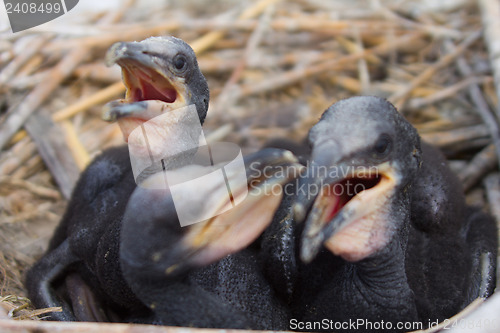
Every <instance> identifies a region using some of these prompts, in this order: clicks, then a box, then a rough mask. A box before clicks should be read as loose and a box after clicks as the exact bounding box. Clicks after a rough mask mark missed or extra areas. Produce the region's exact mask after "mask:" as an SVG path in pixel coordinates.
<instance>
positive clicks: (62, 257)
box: [26, 37, 209, 321]
mask: <svg viewBox="0 0 500 333" xmlns="http://www.w3.org/2000/svg"><path fill="white" fill-rule="evenodd" d="M107 58H108V62H110V63H112V62H116V63H118V64H120V65H121V66H122V72H123V79H124V83H125V85H126V87H127V92H126V98H125V99H124V100H121V101H117V102H112V103H111V104H109V105H108V108H107V109H106V111H105V113H104V116H103V117H104V118H105V120H109V121H113V120H118V123H119V125H120V127H121V129H122V131H123V134H124V138H125V139H127V138H128V135H129V134H130V132H131V131H132V130H133V129H134V127H135V126H138V125H141V124H142V123H144V122H146V121H148V120H149V119H151V118H153V117H155V116H157V115H160V114H161V113H162V112H167V111H169V110H173V109H176V108H179V107H184V106H188V105H190V104H195V105H196V108H197V112H198V115H199V118H200V122H201V123H203V121H204V119H205V116H206V113H207V110H208V101H209V91H208V85H207V82H206V80H205V78H204V76H203V74H202V73H201V72H200V70H199V67H198V64H197V61H196V56H195V54H194V52H193V50H192V49H191V47H190V46H189V45H188V44H186V43H185V42H184V41H182V40H180V39H178V38H174V37H152V38H148V39H146V40H144V41H142V42H131V43H116V44H115V45H113V46H112V48H111V49H110V51H109V52H108V55H107ZM151 105H153V106H155V107H153V108H151V107H150V106H151ZM164 139H168V138H164ZM173 139H175V138H173ZM135 188H136V183H135V180H134V175H133V172H132V168H131V163H130V157H129V152H128V148H127V146H123V147H119V148H111V149H109V150H106V151H104V152H103V153H102V154H100V155H99V156H98V157H97V158H96V159H95V160H94V161H93V162H92V163H91V164H90V165H89V166H88V167H87V169H86V170H85V171H84V172H83V173H82V175H81V176H80V179H79V181H78V182H77V184H76V186H75V189H74V190H73V195H72V198H71V200H70V202H69V204H68V207H67V209H66V213H65V214H64V216H63V218H62V220H61V223H60V224H59V226H58V228H57V229H56V231H55V234H54V236H53V237H52V240H51V242H50V244H49V248H48V250H47V253H46V254H45V255H44V256H43V257H42V258H41V259H40V260H39V261H38V262H37V263H36V264H35V265H34V266H33V267H32V268H31V269H30V270H29V271H28V273H27V276H26V287H27V289H28V294H29V297H30V299H31V301H32V302H33V304H34V305H35V306H36V307H38V308H44V307H53V306H62V308H63V311H62V312H54V313H52V314H51V317H50V318H51V319H54V320H82V321H109V320H113V319H116V320H121V318H116V316H115V315H114V312H119V313H121V314H122V316H121V317H123V316H125V317H126V316H127V315H126V314H124V313H125V312H127V311H129V309H131V310H130V311H135V310H137V311H140V310H141V309H142V308H144V307H143V306H142V304H141V302H140V301H138V300H137V298H136V297H135V295H134V294H133V293H132V292H131V291H130V289H129V287H128V285H127V283H126V282H125V281H124V280H123V276H122V273H121V268H120V264H119V257H118V256H119V251H118V247H119V235H120V229H121V223H122V217H123V213H124V211H125V207H126V205H127V202H128V200H129V198H130V195H131V194H132V192H133V191H134V189H135ZM64 300H66V301H64ZM68 303H69V304H72V305H71V306H70V305H69V304H68ZM134 306H136V307H138V309H135V308H134Z"/></svg>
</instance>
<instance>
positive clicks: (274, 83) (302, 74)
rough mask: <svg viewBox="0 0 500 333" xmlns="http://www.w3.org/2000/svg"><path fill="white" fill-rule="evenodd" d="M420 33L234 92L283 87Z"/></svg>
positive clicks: (246, 93)
mask: <svg viewBox="0 0 500 333" xmlns="http://www.w3.org/2000/svg"><path fill="white" fill-rule="evenodd" d="M420 37H421V35H420V34H419V33H417V34H409V35H404V36H402V37H400V38H396V39H394V40H389V41H387V42H385V43H382V44H380V45H377V46H375V47H372V48H370V49H365V50H364V51H362V52H358V53H355V54H350V55H347V56H343V57H340V58H337V59H329V60H326V61H322V62H320V63H318V64H314V65H311V66H309V67H307V68H298V69H293V70H291V71H287V72H284V73H282V74H280V75H276V76H274V77H271V78H269V77H267V78H266V80H265V81H262V82H259V83H252V84H247V85H243V86H241V87H240V88H239V91H237V92H235V95H237V96H236V97H238V98H242V97H246V96H250V95H254V94H259V93H264V92H269V91H273V90H277V89H281V88H283V87H286V86H289V85H292V84H294V83H297V82H298V81H300V80H303V79H305V78H308V77H311V76H314V75H317V74H321V73H327V72H330V71H332V70H336V69H343V67H344V66H346V64H349V63H352V62H353V61H356V60H358V59H361V58H364V57H367V56H369V55H372V54H376V55H383V54H386V53H388V52H389V51H390V50H393V49H395V48H397V47H399V46H402V45H406V44H408V43H411V42H412V41H414V40H415V39H417V38H420Z"/></svg>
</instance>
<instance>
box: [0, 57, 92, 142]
mask: <svg viewBox="0 0 500 333" xmlns="http://www.w3.org/2000/svg"><path fill="white" fill-rule="evenodd" d="M87 56H88V53H87V52H82V50H81V49H76V50H73V51H72V52H70V53H69V54H68V55H66V56H65V57H64V58H63V59H62V60H61V61H60V62H59V63H58V64H57V65H56V66H55V67H54V68H53V69H52V70H51V71H50V72H49V73H47V76H46V78H45V80H44V84H40V85H38V86H36V87H35V88H34V89H33V91H31V93H30V94H29V95H28V96H27V97H26V99H25V100H23V101H22V102H21V103H20V104H19V105H18V106H17V107H15V108H13V110H10V111H9V115H8V117H7V119H6V120H5V122H3V123H2V124H0V150H1V149H2V148H3V147H4V146H5V145H6V144H7V143H8V142H9V141H10V139H11V138H12V136H14V134H15V133H16V132H17V131H18V130H19V129H20V128H21V127H22V126H23V125H24V123H25V122H26V120H27V119H28V118H29V117H30V116H31V115H32V114H33V112H35V110H36V109H37V108H38V107H40V106H41V105H42V104H43V102H45V100H46V99H47V98H48V97H49V96H50V95H51V94H52V92H53V91H54V90H55V89H57V88H58V87H59V85H60V84H61V83H62V81H63V80H64V79H66V78H67V77H68V76H69V75H71V73H72V72H73V69H75V68H76V67H77V66H78V65H79V64H80V63H81V62H82V61H84V60H85V59H86V58H87Z"/></svg>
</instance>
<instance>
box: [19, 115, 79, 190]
mask: <svg viewBox="0 0 500 333" xmlns="http://www.w3.org/2000/svg"><path fill="white" fill-rule="evenodd" d="M26 130H27V131H28V133H29V135H30V136H31V137H32V138H33V140H34V141H35V143H36V145H37V147H38V151H39V153H40V155H41V156H42V158H43V160H44V162H45V164H46V165H47V167H48V169H49V170H50V172H51V174H52V176H53V177H54V179H55V181H56V183H57V184H58V186H59V189H60V190H61V192H62V194H63V196H64V197H65V198H66V199H68V198H69V197H70V195H71V191H72V190H73V186H74V184H75V183H76V180H77V179H78V175H79V173H80V170H79V168H78V166H77V165H76V164H75V161H74V160H73V158H71V156H72V155H71V151H70V149H69V148H68V146H67V145H66V144H65V142H64V140H61V138H62V137H64V134H63V133H62V132H61V129H60V128H59V127H57V126H55V125H54V123H53V122H52V121H51V119H50V117H49V116H47V115H44V114H43V112H38V113H36V114H33V115H32V116H31V117H30V118H29V120H28V121H27V122H26Z"/></svg>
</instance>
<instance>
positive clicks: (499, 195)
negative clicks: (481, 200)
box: [484, 173, 500, 225]
mask: <svg viewBox="0 0 500 333" xmlns="http://www.w3.org/2000/svg"><path fill="white" fill-rule="evenodd" d="M484 185H485V187H486V195H487V197H488V202H489V204H490V205H489V206H490V210H491V213H492V214H493V216H494V217H495V219H496V221H497V224H498V225H500V205H499V204H498V203H499V202H500V174H499V173H492V174H490V175H489V176H488V177H486V178H485V179H484Z"/></svg>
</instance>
